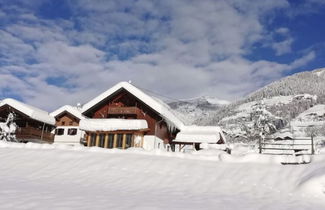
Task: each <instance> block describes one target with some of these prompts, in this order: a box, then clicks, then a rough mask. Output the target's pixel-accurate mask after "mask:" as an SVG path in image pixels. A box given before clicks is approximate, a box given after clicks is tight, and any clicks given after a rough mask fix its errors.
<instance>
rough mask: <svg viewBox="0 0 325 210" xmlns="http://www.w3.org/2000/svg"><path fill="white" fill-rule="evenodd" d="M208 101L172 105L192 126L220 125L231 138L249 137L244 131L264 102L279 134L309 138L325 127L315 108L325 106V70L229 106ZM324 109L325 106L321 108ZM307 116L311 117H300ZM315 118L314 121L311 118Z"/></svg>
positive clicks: (286, 80) (290, 78)
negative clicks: (312, 131) (312, 129)
mask: <svg viewBox="0 0 325 210" xmlns="http://www.w3.org/2000/svg"><path fill="white" fill-rule="evenodd" d="M208 98H209V97H202V98H198V99H195V100H188V101H181V102H173V103H171V104H169V105H170V106H171V107H172V108H173V109H175V110H176V111H177V112H180V113H182V115H183V116H186V115H189V116H190V117H189V118H190V119H187V120H189V122H190V123H194V124H198V125H220V126H222V127H223V128H224V129H225V131H226V132H227V133H228V134H229V136H230V138H234V137H238V136H242V137H247V133H245V132H246V131H245V129H243V128H247V127H252V125H253V122H252V114H253V112H254V106H255V105H256V104H258V103H259V102H261V101H263V104H265V109H266V111H267V112H268V113H270V115H271V116H269V117H270V119H272V123H274V124H275V126H276V128H277V129H278V130H281V129H283V128H290V129H291V130H293V131H294V132H295V133H296V134H297V135H309V134H307V133H306V132H307V130H308V127H311V126H320V125H323V124H324V125H325V115H320V114H319V113H322V112H320V111H319V109H320V108H318V109H317V110H318V111H317V113H315V112H313V110H310V112H309V111H308V110H309V109H312V107H314V106H315V105H321V104H325V68H322V69H316V70H313V71H306V72H301V73H297V74H294V75H291V76H288V77H285V78H282V79H280V80H278V81H275V82H273V83H270V84H269V85H266V86H265V87H263V88H261V89H259V90H257V91H255V92H253V93H251V94H249V95H248V96H247V97H245V98H243V99H242V100H239V101H236V102H233V103H230V104H222V103H215V104H214V103H211V102H212V101H211V100H210V101H209V100H208ZM318 107H323V106H318ZM304 112H306V113H307V114H309V117H303V118H302V117H301V116H302V114H303V113H304ZM311 115H315V117H310V116H311Z"/></svg>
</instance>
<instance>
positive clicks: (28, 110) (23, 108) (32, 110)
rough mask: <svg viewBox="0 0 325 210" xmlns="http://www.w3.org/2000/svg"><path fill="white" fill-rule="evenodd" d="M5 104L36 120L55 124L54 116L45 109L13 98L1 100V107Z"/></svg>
mask: <svg viewBox="0 0 325 210" xmlns="http://www.w3.org/2000/svg"><path fill="white" fill-rule="evenodd" d="M5 105H8V106H11V107H12V108H14V109H16V110H18V111H20V112H22V113H24V114H25V115H27V116H28V117H30V118H32V119H34V120H37V121H40V122H44V123H47V124H50V125H55V119H54V117H53V116H50V114H49V113H48V112H46V111H44V110H41V109H39V108H36V107H34V106H31V105H27V104H25V103H23V102H20V101H17V100H15V99H12V98H6V99H4V100H2V101H1V102H0V107H2V106H5Z"/></svg>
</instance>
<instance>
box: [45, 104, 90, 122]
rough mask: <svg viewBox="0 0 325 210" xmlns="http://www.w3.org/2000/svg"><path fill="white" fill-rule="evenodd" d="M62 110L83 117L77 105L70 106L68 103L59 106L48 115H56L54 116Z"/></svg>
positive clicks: (79, 117)
mask: <svg viewBox="0 0 325 210" xmlns="http://www.w3.org/2000/svg"><path fill="white" fill-rule="evenodd" d="M63 112H68V113H70V114H72V115H73V116H75V117H77V118H78V119H80V120H82V119H85V116H84V115H82V114H81V109H79V108H77V107H73V106H70V105H64V106H61V107H60V108H58V109H57V110H55V111H53V112H51V113H50V115H51V116H53V117H56V116H58V115H60V114H62V113H63Z"/></svg>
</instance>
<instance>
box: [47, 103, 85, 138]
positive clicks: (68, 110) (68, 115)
mask: <svg viewBox="0 0 325 210" xmlns="http://www.w3.org/2000/svg"><path fill="white" fill-rule="evenodd" d="M50 115H51V116H53V117H54V118H55V125H56V129H55V137H54V143H63V144H80V143H83V142H84V141H83V139H84V132H83V131H81V130H80V129H79V122H80V120H82V119H85V117H84V116H83V115H82V114H81V109H80V108H78V107H73V106H70V105H65V106H62V107H60V108H59V109H57V110H55V111H53V112H51V113H50Z"/></svg>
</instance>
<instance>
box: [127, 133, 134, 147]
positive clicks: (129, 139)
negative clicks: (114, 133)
mask: <svg viewBox="0 0 325 210" xmlns="http://www.w3.org/2000/svg"><path fill="white" fill-rule="evenodd" d="M132 146H133V145H132V134H126V142H125V149H127V148H129V147H132Z"/></svg>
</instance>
